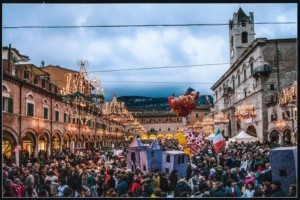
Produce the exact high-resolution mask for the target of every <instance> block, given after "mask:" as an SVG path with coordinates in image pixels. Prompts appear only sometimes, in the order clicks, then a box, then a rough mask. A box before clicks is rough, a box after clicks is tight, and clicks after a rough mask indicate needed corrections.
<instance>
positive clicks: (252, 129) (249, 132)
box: [246, 125, 257, 137]
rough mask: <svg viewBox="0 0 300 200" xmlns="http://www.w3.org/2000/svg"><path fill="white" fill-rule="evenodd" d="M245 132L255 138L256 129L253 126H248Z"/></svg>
mask: <svg viewBox="0 0 300 200" xmlns="http://www.w3.org/2000/svg"><path fill="white" fill-rule="evenodd" d="M246 132H247V133H248V134H249V135H251V136H253V137H257V133H256V129H255V127H254V126H253V125H250V126H248V128H247V131H246Z"/></svg>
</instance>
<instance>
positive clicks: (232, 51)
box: [230, 49, 234, 58]
mask: <svg viewBox="0 0 300 200" xmlns="http://www.w3.org/2000/svg"><path fill="white" fill-rule="evenodd" d="M230 56H231V58H233V56H234V50H233V49H231V52H230Z"/></svg>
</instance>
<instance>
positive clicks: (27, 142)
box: [21, 132, 37, 158]
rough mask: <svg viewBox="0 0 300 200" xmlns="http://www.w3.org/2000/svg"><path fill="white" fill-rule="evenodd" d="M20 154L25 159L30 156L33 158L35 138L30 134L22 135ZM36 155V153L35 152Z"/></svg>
mask: <svg viewBox="0 0 300 200" xmlns="http://www.w3.org/2000/svg"><path fill="white" fill-rule="evenodd" d="M21 138H22V144H21V147H22V152H23V153H24V155H25V158H29V157H30V156H33V157H34V156H35V149H36V148H35V147H36V146H35V141H36V138H35V136H34V135H33V134H32V133H31V132H26V133H24V134H22V136H21ZM36 153H37V152H36Z"/></svg>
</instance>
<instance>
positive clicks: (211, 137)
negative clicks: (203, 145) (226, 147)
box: [205, 133, 215, 141]
mask: <svg viewBox="0 0 300 200" xmlns="http://www.w3.org/2000/svg"><path fill="white" fill-rule="evenodd" d="M214 137H215V134H214V133H212V134H210V135H209V136H207V137H206V138H205V139H207V140H210V141H212V140H213V139H214Z"/></svg>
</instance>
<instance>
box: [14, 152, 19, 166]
mask: <svg viewBox="0 0 300 200" xmlns="http://www.w3.org/2000/svg"><path fill="white" fill-rule="evenodd" d="M15 159H16V165H17V166H20V153H19V151H17V152H15Z"/></svg>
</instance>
